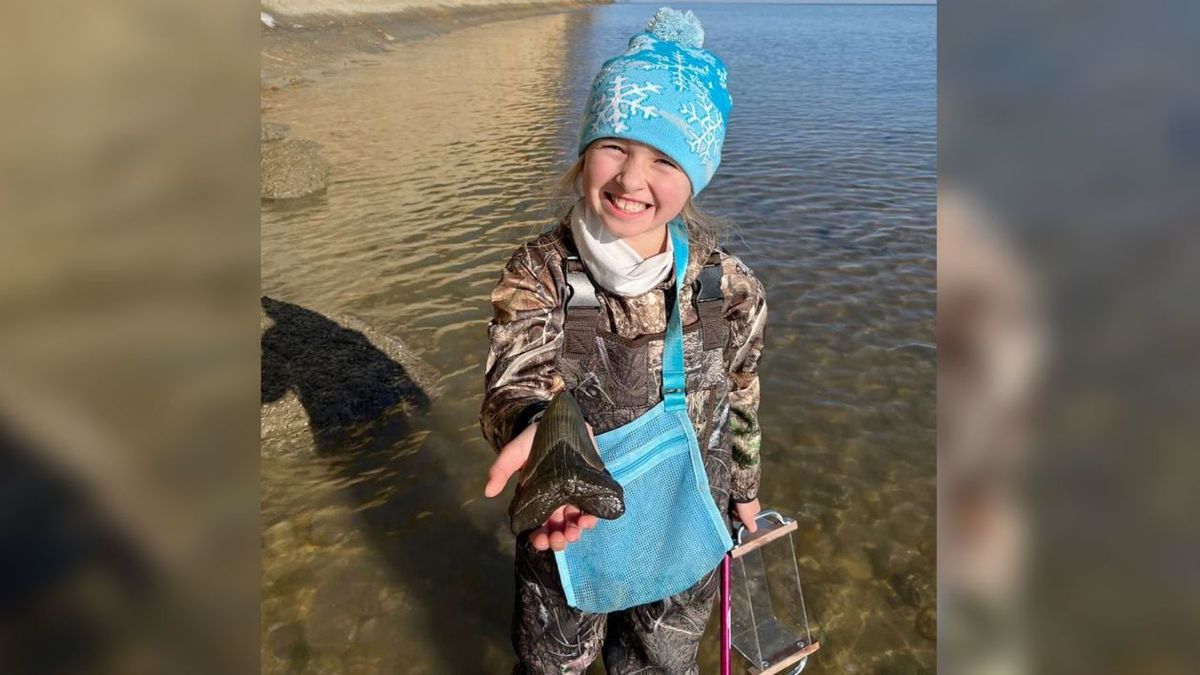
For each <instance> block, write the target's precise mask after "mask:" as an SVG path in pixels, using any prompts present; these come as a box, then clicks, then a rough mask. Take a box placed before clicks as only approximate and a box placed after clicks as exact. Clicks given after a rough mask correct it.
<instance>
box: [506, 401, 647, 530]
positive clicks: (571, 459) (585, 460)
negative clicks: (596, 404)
mask: <svg viewBox="0 0 1200 675" xmlns="http://www.w3.org/2000/svg"><path fill="white" fill-rule="evenodd" d="M563 504H573V505H575V506H577V507H579V509H580V510H582V511H583V512H584V513H590V514H592V515H594V516H597V517H600V518H604V519H606V520H612V519H614V518H617V517H619V516H620V515H621V514H623V513H625V491H624V490H623V489H622V488H621V484H620V483H618V482H617V481H615V480H613V477H612V475H611V474H610V473H608V470H607V469H605V468H604V462H602V461H601V460H600V454H599V453H598V452H596V446H595V443H594V442H593V441H592V438H591V436H590V435H589V434H588V430H587V423H586V422H585V421H584V418H583V411H582V410H580V409H579V403H577V402H576V401H575V398H574V397H573V396H571V394H569V393H567V392H563V393H560V394H558V395H557V396H555V397H554V398H553V399H552V400H551V401H550V406H549V407H548V408H546V413H545V414H544V415H543V416H542V421H541V422H540V423H539V424H538V428H537V433H536V434H534V436H533V447H532V448H531V449H530V451H529V460H528V461H527V462H526V463H525V470H524V472H523V473H522V475H521V481H520V482H519V483H517V493H516V496H515V497H513V501H512V504H511V505H509V507H508V515H509V517H510V518H511V519H512V529H513V533H514V534H520V533H522V532H524V531H526V530H531V529H533V528H535V527H540V526H541V525H542V523H545V522H546V519H547V518H549V517H550V514H552V513H554V510H555V509H557V508H558V507H560V506H562V505H563Z"/></svg>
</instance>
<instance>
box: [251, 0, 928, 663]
mask: <svg viewBox="0 0 1200 675" xmlns="http://www.w3.org/2000/svg"><path fill="white" fill-rule="evenodd" d="M652 10H653V7H652V6H647V5H641V6H635V5H613V6H601V7H594V8H588V9H584V10H577V11H571V12H565V13H560V14H552V15H546V16H540V17H533V18H523V19H519V20H515V21H508V22H502V23H495V24H489V25H485V26H477V27H473V28H467V29H464V30H460V31H455V32H452V33H449V34H445V35H440V36H434V37H430V38H428V39H424V40H418V41H412V42H406V43H402V44H397V45H395V47H394V49H392V51H390V52H387V53H382V54H373V55H370V56H367V57H362V56H360V57H356V58H355V59H354V61H355V62H353V63H350V62H348V61H349V60H347V63H344V64H332V65H330V66H329V67H328V68H327V69H326V70H325V71H323V72H322V73H320V74H318V75H317V76H315V77H313V78H312V81H311V82H307V83H303V84H300V85H297V86H293V87H287V88H284V89H281V90H278V91H267V92H265V93H264V98H263V103H264V113H263V118H264V119H265V120H268V121H277V122H284V123H287V124H289V125H290V126H291V131H290V135H291V136H292V137H296V138H309V139H313V140H316V141H318V142H320V143H321V144H322V153H323V154H324V156H325V158H326V159H327V160H328V161H329V163H330V165H331V180H330V185H329V188H328V190H327V191H326V192H325V193H324V194H322V195H319V196H317V197H313V198H308V199H305V200H302V201H298V202H292V203H267V202H264V204H263V211H262V284H263V292H264V293H265V294H266V295H270V296H272V297H276V298H278V299H281V300H285V301H287V302H290V303H295V304H297V305H300V306H303V307H306V308H309V309H314V310H317V311H320V312H327V313H349V314H353V315H356V316H358V317H361V318H363V319H364V320H365V321H366V322H367V323H369V324H371V325H373V326H375V327H376V328H378V329H380V330H382V331H384V332H388V333H393V334H395V335H397V336H399V337H401V338H402V339H403V340H404V341H405V342H407V343H408V344H409V345H410V346H411V347H412V348H413V349H414V350H415V351H416V352H417V353H418V354H419V355H420V356H421V357H422V358H423V359H424V360H425V361H427V362H428V363H429V364H430V365H432V366H433V367H434V368H435V369H436V370H437V371H438V372H439V373H440V374H441V375H442V380H441V386H442V389H443V391H442V393H441V394H440V396H438V397H437V398H436V399H435V400H434V401H433V402H432V404H431V405H430V406H429V408H428V409H427V410H425V411H423V412H419V413H416V414H412V415H409V416H397V417H394V418H389V419H388V420H385V421H383V422H380V423H379V424H377V425H375V426H374V427H372V428H371V429H369V430H366V431H364V432H363V433H361V434H360V435H358V436H356V437H345V436H338V437H330V438H324V439H322V440H321V441H320V442H318V449H319V453H318V455H317V456H314V455H313V453H311V452H290V451H288V450H287V448H288V447H293V446H294V447H302V446H303V443H294V444H289V443H286V442H285V443H279V442H273V443H272V444H271V445H270V447H265V449H264V456H263V459H262V472H263V473H262V482H263V525H264V528H265V533H264V552H263V645H264V647H263V652H264V653H263V670H264V672H309V671H311V672H413V673H416V672H429V673H444V672H456V673H457V672H463V673H468V672H502V671H505V670H506V669H507V668H508V667H509V665H510V664H511V659H512V657H511V650H510V647H509V645H508V621H509V613H510V610H511V602H512V600H511V594H512V588H511V586H512V580H511V550H512V536H511V535H510V534H508V532H507V528H506V520H505V518H506V516H505V506H506V502H505V500H503V499H502V500H497V501H495V502H492V501H488V500H485V499H484V498H483V497H482V495H481V493H482V485H483V478H484V472H485V471H486V469H487V466H488V464H489V462H490V459H491V457H492V453H491V451H490V450H489V449H488V447H487V446H486V444H485V443H484V442H483V440H482V438H481V437H480V434H479V427H478V421H477V416H478V410H479V397H480V395H481V387H482V369H483V361H484V358H485V357H486V353H487V342H486V323H487V320H488V318H489V317H490V307H489V304H488V293H489V292H490V290H491V289H492V287H493V286H494V285H495V282H496V279H497V278H498V275H499V270H500V267H501V266H502V265H503V263H504V262H505V261H506V260H507V258H508V256H509V255H510V254H511V252H512V249H513V248H514V246H515V245H516V244H518V243H519V242H521V241H522V240H524V239H526V238H527V237H529V236H531V235H533V234H535V233H536V232H538V231H540V230H541V229H542V228H543V227H545V226H547V224H548V223H550V220H551V217H550V216H549V214H548V212H547V210H546V209H545V207H544V204H545V196H546V195H547V193H548V191H549V189H550V183H551V181H552V179H553V177H554V176H555V175H556V174H557V173H558V172H559V171H561V170H562V169H565V168H566V166H567V165H568V164H569V161H570V160H571V159H572V154H573V151H572V145H573V139H574V137H575V135H576V133H577V128H578V127H577V124H578V118H579V113H580V110H581V109H582V106H583V102H584V99H585V95H586V88H587V86H588V84H589V82H590V79H591V77H592V75H593V74H594V73H595V71H596V69H597V68H598V67H599V65H600V64H601V63H602V62H603V60H604V59H605V58H607V57H609V56H612V55H614V54H615V53H616V52H617V51H619V50H620V49H622V48H623V47H624V44H625V41H626V40H627V39H628V36H629V34H630V33H631V32H632V31H633V29H634V28H635V27H636V26H640V25H641V24H642V23H643V22H644V21H645V19H646V18H647V17H648V16H649V14H650V13H652ZM695 10H696V12H697V14H698V15H699V17H700V18H701V20H702V21H704V22H705V25H706V27H707V32H708V38H707V43H706V46H708V47H710V48H712V49H713V50H714V51H716V52H717V53H718V54H720V55H721V56H722V57H723V58H724V59H725V60H726V62H727V64H728V66H729V72H730V86H731V92H732V94H733V97H734V109H733V115H732V119H731V124H730V128H729V133H728V137H727V140H726V144H725V151H724V156H723V159H722V164H721V168H720V170H719V171H718V173H717V176H716V177H715V178H714V180H713V182H712V183H711V185H710V186H709V187H708V189H707V190H706V191H705V193H704V195H703V196H702V201H701V204H702V205H704V206H707V207H708V208H710V209H711V210H712V211H714V212H717V213H720V214H723V215H727V216H730V217H731V218H733V219H734V220H735V221H736V223H737V225H738V227H737V229H736V231H734V232H733V233H731V236H730V237H729V238H728V241H727V242H726V246H727V248H729V249H730V250H731V251H733V252H735V253H737V254H738V255H740V256H741V257H742V258H743V259H744V260H745V261H746V262H747V264H749V265H750V266H751V267H752V268H753V269H754V270H755V271H756V272H757V274H758V275H759V276H760V277H761V278H762V280H763V282H764V284H765V285H766V288H767V291H768V299H769V306H770V318H769V324H768V333H767V350H766V352H765V355H764V359H763V362H762V366H761V377H762V391H763V403H762V408H761V410H760V419H761V422H762V426H763V443H764V445H763V458H764V466H765V470H764V471H765V475H764V480H763V487H762V495H761V496H762V499H763V502H764V504H765V505H767V506H768V507H770V508H775V509H778V510H780V511H782V512H784V513H786V514H788V515H791V516H793V517H795V518H797V519H798V520H799V521H800V526H801V527H800V531H799V534H798V536H797V537H796V552H797V555H798V557H799V558H800V561H801V573H802V575H803V578H804V582H805V587H804V588H805V597H806V599H807V600H808V609H809V612H810V618H816V619H818V620H819V622H820V627H821V629H822V631H823V648H822V650H821V651H820V652H819V653H818V655H817V656H816V657H814V658H813V659H812V661H811V663H810V665H809V671H808V672H834V671H838V670H851V671H854V672H881V671H885V670H886V671H887V672H918V671H925V670H932V669H933V668H934V663H935V658H934V646H935V644H934V642H933V640H932V639H930V638H929V637H926V635H927V634H930V630H929V626H930V624H929V622H930V620H931V612H932V611H933V610H932V607H933V604H934V603H933V579H934V569H935V553H936V550H935V549H936V546H935V544H934V536H935V534H934V504H935V494H934V469H935V453H934V448H935V441H934V431H935V414H934V401H935V394H934V392H935V384H934V374H935V352H934V348H933V341H934V337H933V329H934V304H935V302H934V301H935V296H934V288H935V286H934V265H935V254H936V251H935V231H934V205H935V194H934V190H935V182H936V181H935V171H936V166H935V143H936V136H935V114H936V106H935V23H934V22H935V16H936V9H935V8H933V7H917V6H902V7H887V6H865V7H864V6H781V5H738V6H728V5H704V6H698V7H695ZM506 494H511V489H510V492H509V493H506ZM919 624H920V626H921V628H919V627H918V625H919ZM709 628H710V636H711V639H708V640H706V641H705V643H704V644H703V645H702V648H701V669H702V671H703V672H706V673H707V672H715V670H716V658H717V654H716V639H715V635H716V633H715V628H716V623H715V616H714V620H713V621H712V622H711V623H710V626H709ZM922 629H923V630H922Z"/></svg>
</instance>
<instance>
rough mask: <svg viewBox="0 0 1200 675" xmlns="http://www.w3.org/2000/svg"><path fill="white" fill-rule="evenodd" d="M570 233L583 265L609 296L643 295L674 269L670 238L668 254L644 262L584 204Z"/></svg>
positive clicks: (578, 207) (574, 214) (578, 208)
mask: <svg viewBox="0 0 1200 675" xmlns="http://www.w3.org/2000/svg"><path fill="white" fill-rule="evenodd" d="M571 234H572V235H573V236H574V237H575V246H576V248H578V249H579V257H580V258H582V259H583V264H584V265H586V266H587V269H588V271H589V272H591V273H592V277H594V278H595V279H596V281H597V282H599V283H600V285H601V286H603V287H604V289H605V290H607V291H609V292H610V293H616V294H617V295H623V296H626V297H632V296H635V295H641V294H642V293H645V292H646V291H648V290H650V289H651V288H653V287H654V286H655V284H657V283H658V282H660V281H662V280H663V279H666V278H667V275H668V274H669V273H670V272H671V269H672V268H673V267H674V262H675V245H674V243H673V242H672V241H671V237H669V236H668V237H667V250H666V251H664V252H662V253H659V254H658V255H653V256H650V257H649V258H645V259H643V258H642V256H640V255H638V252H637V251H635V250H633V247H632V246H630V245H629V244H627V243H625V241H624V240H623V239H621V238H620V237H617V236H616V235H614V234H613V233H612V232H610V231H609V230H608V228H606V227H604V223H603V222H602V221H601V220H600V218H598V217H597V216H596V215H595V214H593V213H592V210H591V209H589V208H587V204H586V203H585V202H583V201H580V202H579V203H578V204H576V205H575V210H574V211H573V212H572V215H571Z"/></svg>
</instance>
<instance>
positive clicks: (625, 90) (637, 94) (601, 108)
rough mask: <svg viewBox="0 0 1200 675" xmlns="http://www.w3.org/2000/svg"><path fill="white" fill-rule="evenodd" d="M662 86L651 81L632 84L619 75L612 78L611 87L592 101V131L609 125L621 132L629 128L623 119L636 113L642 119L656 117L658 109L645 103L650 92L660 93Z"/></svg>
mask: <svg viewBox="0 0 1200 675" xmlns="http://www.w3.org/2000/svg"><path fill="white" fill-rule="evenodd" d="M660 93H662V88H661V87H659V86H658V85H657V84H654V83H652V82H643V83H642V84H640V85H637V84H634V83H633V82H632V81H630V80H629V79H627V78H625V77H622V76H620V75H618V76H616V77H614V78H613V81H612V87H611V88H610V89H609V90H608V91H607V92H605V93H604V94H603V95H601V96H600V97H598V98H596V99H595V101H594V102H593V103H592V110H591V113H592V116H593V122H592V133H596V132H599V131H601V130H602V128H603V127H605V126H606V125H607V126H611V127H612V129H613V131H616V132H617V133H623V132H625V131H628V130H629V127H628V126H626V124H625V122H624V121H623V120H625V119H627V118H629V117H631V116H633V115H637V114H641V116H642V118H643V119H650V118H652V117H658V110H657V109H656V108H655V107H654V106H652V105H647V104H646V98H647V97H648V96H649V95H650V94H660Z"/></svg>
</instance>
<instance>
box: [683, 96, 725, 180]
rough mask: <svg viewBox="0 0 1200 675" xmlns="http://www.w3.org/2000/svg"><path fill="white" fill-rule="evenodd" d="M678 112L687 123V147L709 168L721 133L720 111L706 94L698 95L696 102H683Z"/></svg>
mask: <svg viewBox="0 0 1200 675" xmlns="http://www.w3.org/2000/svg"><path fill="white" fill-rule="evenodd" d="M679 112H680V113H681V114H683V115H684V121H685V122H686V123H687V127H686V128H685V129H684V133H685V135H686V136H687V139H688V148H689V149H691V151H692V152H694V153H696V155H697V156H698V157H699V158H700V159H701V160H703V161H704V163H705V165H706V166H708V167H709V168H710V170H711V169H712V165H713V163H714V161H715V160H716V157H715V155H716V152H717V149H718V148H720V145H721V137H722V135H723V132H722V125H721V113H720V112H718V111H717V107H716V106H715V105H713V103H712V101H711V100H709V98H708V97H707V96H698V97H697V98H696V102H693V103H685V104H683V105H682V106H680V107H679Z"/></svg>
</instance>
